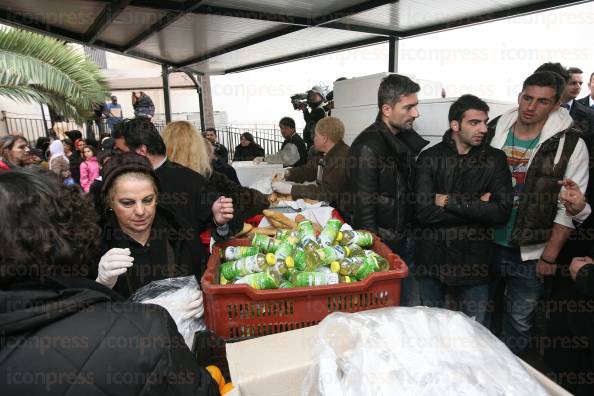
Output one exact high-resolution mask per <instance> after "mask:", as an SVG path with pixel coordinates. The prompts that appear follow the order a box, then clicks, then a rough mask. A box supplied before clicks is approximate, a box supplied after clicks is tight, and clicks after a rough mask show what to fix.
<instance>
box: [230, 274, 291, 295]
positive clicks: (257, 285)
mask: <svg viewBox="0 0 594 396" xmlns="http://www.w3.org/2000/svg"><path fill="white" fill-rule="evenodd" d="M235 284H236V285H250V286H251V287H253V288H254V289H257V290H265V289H277V288H278V287H279V285H280V284H281V279H280V277H279V276H278V274H275V273H274V272H269V271H264V272H258V273H256V274H249V275H246V276H244V277H243V278H241V279H238V280H237V281H236V282H235Z"/></svg>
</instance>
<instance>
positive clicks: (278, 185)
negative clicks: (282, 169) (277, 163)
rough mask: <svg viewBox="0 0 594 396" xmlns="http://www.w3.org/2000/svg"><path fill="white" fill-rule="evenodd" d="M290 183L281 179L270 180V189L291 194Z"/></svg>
mask: <svg viewBox="0 0 594 396" xmlns="http://www.w3.org/2000/svg"><path fill="white" fill-rule="evenodd" d="M291 187H292V184H291V183H287V182H283V181H275V182H272V189H273V190H274V191H276V192H278V193H281V194H286V195H288V194H291Z"/></svg>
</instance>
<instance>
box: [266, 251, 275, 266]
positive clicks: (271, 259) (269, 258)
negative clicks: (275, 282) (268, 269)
mask: <svg viewBox="0 0 594 396" xmlns="http://www.w3.org/2000/svg"><path fill="white" fill-rule="evenodd" d="M266 263H267V264H268V265H274V263H276V256H275V255H274V253H267V254H266Z"/></svg>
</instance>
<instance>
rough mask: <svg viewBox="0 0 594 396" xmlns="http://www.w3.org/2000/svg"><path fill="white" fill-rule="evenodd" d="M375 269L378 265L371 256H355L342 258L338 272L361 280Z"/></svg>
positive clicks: (375, 270) (377, 268) (377, 269)
mask: <svg viewBox="0 0 594 396" xmlns="http://www.w3.org/2000/svg"><path fill="white" fill-rule="evenodd" d="M377 271H379V267H378V265H377V262H376V261H375V259H374V258H373V257H369V256H356V257H347V258H345V259H344V260H342V261H341V262H340V264H339V270H338V273H339V274H340V275H343V276H352V277H354V278H356V279H358V280H361V279H365V278H367V277H368V276H369V275H370V274H372V273H374V272H377Z"/></svg>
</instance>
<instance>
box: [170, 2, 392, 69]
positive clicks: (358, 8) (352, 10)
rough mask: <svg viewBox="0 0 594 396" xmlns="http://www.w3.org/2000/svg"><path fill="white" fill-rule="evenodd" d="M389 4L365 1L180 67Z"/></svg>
mask: <svg viewBox="0 0 594 396" xmlns="http://www.w3.org/2000/svg"><path fill="white" fill-rule="evenodd" d="M389 3H394V1H386V0H381V1H380V0H371V1H366V2H364V3H361V4H357V5H355V6H351V7H347V8H344V9H342V10H339V11H336V12H334V13H330V14H327V15H323V16H320V17H318V18H314V19H313V22H312V24H310V25H307V26H288V27H285V28H283V29H281V30H277V31H275V32H272V33H266V34H263V35H260V36H256V37H254V38H251V39H249V40H246V41H242V42H240V43H237V44H233V45H230V46H227V47H223V48H221V49H219V50H215V51H212V52H209V53H206V54H203V55H200V56H198V57H195V58H191V59H187V60H185V61H183V62H181V65H180V66H182V67H183V66H189V65H193V64H195V63H198V62H202V61H205V60H207V59H210V58H214V57H215V56H220V55H223V54H226V53H228V52H232V51H236V50H239V49H242V48H246V47H249V46H252V45H255V44H259V43H262V42H264V41H268V40H271V39H275V38H278V37H281V36H285V35H287V34H290V33H294V32H297V31H299V30H303V29H306V28H308V27H315V26H321V25H323V24H325V23H330V22H333V21H335V20H336V19H340V18H345V17H347V16H350V15H353V14H357V13H359V12H364V11H368V10H370V9H373V8H376V7H379V6H381V5H385V4H389ZM383 39H384V40H385V39H387V38H385V37H383Z"/></svg>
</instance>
